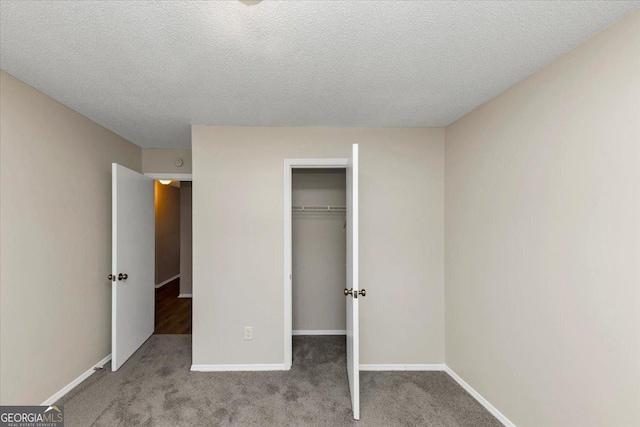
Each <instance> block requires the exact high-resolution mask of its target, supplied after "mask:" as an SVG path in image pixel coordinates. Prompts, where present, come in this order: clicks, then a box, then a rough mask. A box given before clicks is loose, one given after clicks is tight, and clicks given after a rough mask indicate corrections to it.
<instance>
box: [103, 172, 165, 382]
mask: <svg viewBox="0 0 640 427" xmlns="http://www.w3.org/2000/svg"><path fill="white" fill-rule="evenodd" d="M112 174H113V175H112V182H113V187H112V192H113V206H112V209H113V217H112V227H113V235H112V270H111V272H112V274H113V275H114V276H115V277H114V278H113V279H112V280H113V283H112V285H111V286H112V294H111V299H112V301H111V304H112V306H111V357H112V360H111V369H112V370H114V371H116V370H118V369H119V368H120V366H122V364H123V363H124V362H126V361H127V359H128V358H129V357H131V355H132V354H133V353H134V352H135V351H136V350H137V349H138V348H140V346H141V345H142V344H143V343H144V342H145V341H146V340H147V338H149V337H150V336H151V334H153V328H154V314H155V313H154V310H155V286H154V276H155V247H154V245H155V235H154V233H155V218H154V194H153V180H152V179H151V178H148V177H146V176H144V175H141V174H139V173H137V172H134V171H132V170H130V169H127V168H125V167H123V166H120V165H118V164H115V163H114V164H113V166H112Z"/></svg>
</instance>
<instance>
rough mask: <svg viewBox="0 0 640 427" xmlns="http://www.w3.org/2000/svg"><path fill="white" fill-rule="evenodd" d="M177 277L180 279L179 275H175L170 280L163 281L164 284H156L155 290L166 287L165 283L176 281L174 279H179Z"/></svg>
mask: <svg viewBox="0 0 640 427" xmlns="http://www.w3.org/2000/svg"><path fill="white" fill-rule="evenodd" d="M179 277H180V275H179V274H176V275H175V276H173V277H172V278H170V279H167V280H165V281H164V282H162V283H158V284H157V285H156V289H158V288H161V287H163V286H164V285H166V284H167V283H169V282H173V281H174V280H176V279H177V278H179Z"/></svg>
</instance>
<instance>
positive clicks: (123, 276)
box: [118, 273, 129, 280]
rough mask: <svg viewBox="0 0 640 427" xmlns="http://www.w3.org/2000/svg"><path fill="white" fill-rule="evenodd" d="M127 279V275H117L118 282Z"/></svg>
mask: <svg viewBox="0 0 640 427" xmlns="http://www.w3.org/2000/svg"><path fill="white" fill-rule="evenodd" d="M127 277H129V275H128V274H122V273H120V274H118V280H127Z"/></svg>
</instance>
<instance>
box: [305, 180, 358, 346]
mask: <svg viewBox="0 0 640 427" xmlns="http://www.w3.org/2000/svg"><path fill="white" fill-rule="evenodd" d="M345 186H346V175H345V170H344V169H294V170H293V173H292V250H293V253H292V272H293V275H292V276H293V277H292V305H293V307H292V309H293V319H292V320H293V334H294V335H344V334H345V329H346V325H345V297H344V293H343V290H344V288H345V282H346V231H345V215H346V208H345V204H346V187H345Z"/></svg>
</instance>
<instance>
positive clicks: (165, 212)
mask: <svg viewBox="0 0 640 427" xmlns="http://www.w3.org/2000/svg"><path fill="white" fill-rule="evenodd" d="M154 189H155V199H154V200H155V220H156V226H155V230H156V231H155V236H156V244H155V249H156V285H159V284H161V283H164V282H166V281H167V280H170V279H171V278H172V277H175V276H177V275H179V274H180V188H178V187H174V186H173V185H163V184H160V182H158V181H155V187H154Z"/></svg>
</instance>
